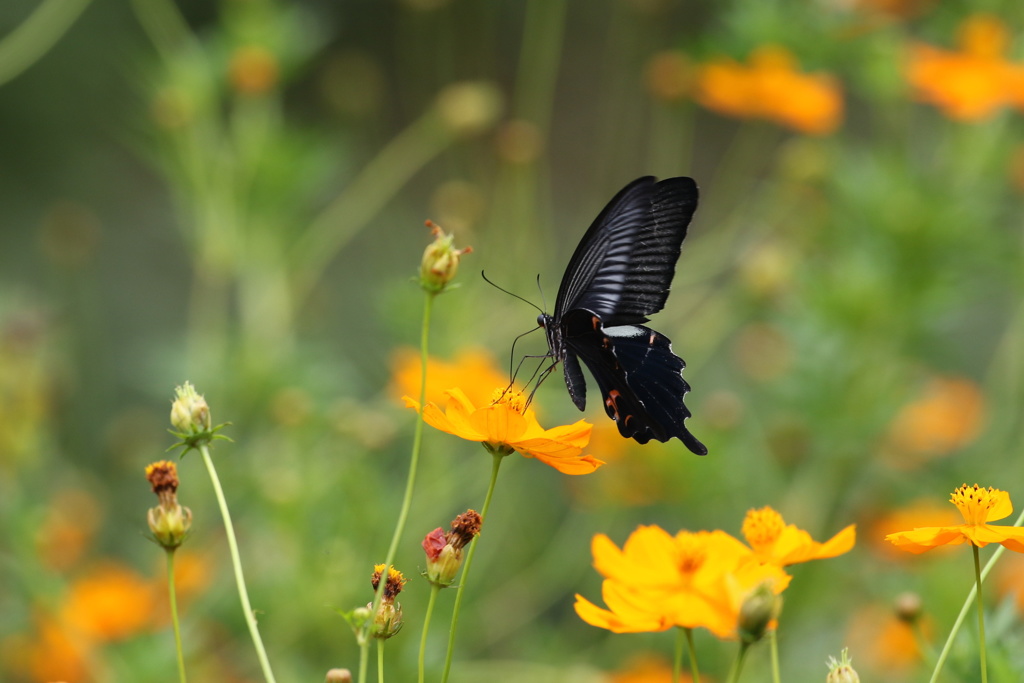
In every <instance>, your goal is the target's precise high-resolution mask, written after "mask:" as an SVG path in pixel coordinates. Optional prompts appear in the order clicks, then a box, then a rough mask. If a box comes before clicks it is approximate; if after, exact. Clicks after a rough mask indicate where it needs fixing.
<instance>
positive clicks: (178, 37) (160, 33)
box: [132, 0, 199, 64]
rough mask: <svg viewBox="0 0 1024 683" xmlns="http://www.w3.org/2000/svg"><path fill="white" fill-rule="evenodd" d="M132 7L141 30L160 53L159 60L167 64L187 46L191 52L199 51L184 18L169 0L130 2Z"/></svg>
mask: <svg viewBox="0 0 1024 683" xmlns="http://www.w3.org/2000/svg"><path fill="white" fill-rule="evenodd" d="M132 5H133V6H134V8H135V17H136V18H137V19H138V20H139V23H140V24H142V30H143V31H145V32H146V35H147V36H148V37H149V40H150V41H151V42H152V43H153V47H155V48H156V51H157V52H159V53H160V57H161V59H163V60H164V61H165V62H167V63H168V64H170V63H172V62H173V61H174V60H175V57H176V54H177V51H178V49H179V48H181V47H182V46H186V45H187V46H188V49H189V50H193V51H197V50H198V49H199V44H198V41H197V40H196V38H195V36H194V35H193V34H192V30H191V29H190V28H189V27H188V23H187V22H186V21H185V17H183V16H182V15H181V11H180V10H179V9H178V7H177V5H175V4H174V3H173V2H171V1H170V0H132Z"/></svg>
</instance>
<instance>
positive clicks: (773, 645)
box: [768, 629, 782, 683]
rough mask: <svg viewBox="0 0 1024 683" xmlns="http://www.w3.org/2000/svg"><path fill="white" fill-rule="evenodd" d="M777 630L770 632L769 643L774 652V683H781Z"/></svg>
mask: <svg viewBox="0 0 1024 683" xmlns="http://www.w3.org/2000/svg"><path fill="white" fill-rule="evenodd" d="M775 633H776V631H775V629H772V630H771V631H769V632H768V642H769V643H770V648H771V652H772V683H781V681H782V678H781V676H779V640H778V638H776V637H775Z"/></svg>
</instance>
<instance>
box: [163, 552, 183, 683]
mask: <svg viewBox="0 0 1024 683" xmlns="http://www.w3.org/2000/svg"><path fill="white" fill-rule="evenodd" d="M167 595H168V599H169V600H170V603H171V624H172V625H173V626H174V646H175V648H176V649H177V650H178V680H179V681H181V683H185V653H184V651H183V650H182V647H181V624H180V623H179V622H178V595H177V591H175V589H174V548H167Z"/></svg>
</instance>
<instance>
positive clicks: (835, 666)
mask: <svg viewBox="0 0 1024 683" xmlns="http://www.w3.org/2000/svg"><path fill="white" fill-rule="evenodd" d="M828 669H829V671H828V676H827V677H826V678H825V683H860V676H858V675H857V672H856V671H855V670H854V668H853V661H852V660H851V659H850V656H849V650H847V649H846V648H843V653H842V655H840V660H839V661H838V662H837V661H836V658H835V657H829V658H828Z"/></svg>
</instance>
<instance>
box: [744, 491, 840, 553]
mask: <svg viewBox="0 0 1024 683" xmlns="http://www.w3.org/2000/svg"><path fill="white" fill-rule="evenodd" d="M742 530H743V536H744V538H746V539H747V543H749V544H750V547H751V548H753V549H754V554H756V555H757V557H758V559H759V560H761V561H762V562H769V563H771V564H775V565H778V566H780V567H785V566H787V565H791V564H797V563H799V562H809V561H810V560H823V559H825V558H828V557H836V556H837V555H842V554H843V553H845V552H848V551H849V550H850V548H852V547H853V544H854V542H855V541H856V538H857V533H856V530H855V529H854V525H853V524H851V525H850V526H848V527H846V528H845V529H843V530H842V531H840V532H839V533H838V534H836V535H835V536H833V537H832V538H830V539H829V540H827V541H825V542H824V543H818V542H816V541H814V540H813V539H812V538H811V535H810V534H809V533H807V532H806V531H804V530H803V529H798V528H797V527H796V525H794V524H786V523H785V522H784V521H783V519H782V515H780V514H779V513H778V512H776V511H775V510H773V509H771V508H770V507H767V506H765V507H763V508H761V509H760V510H749V511H748V512H747V516H746V517H744V519H743V529H742Z"/></svg>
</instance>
